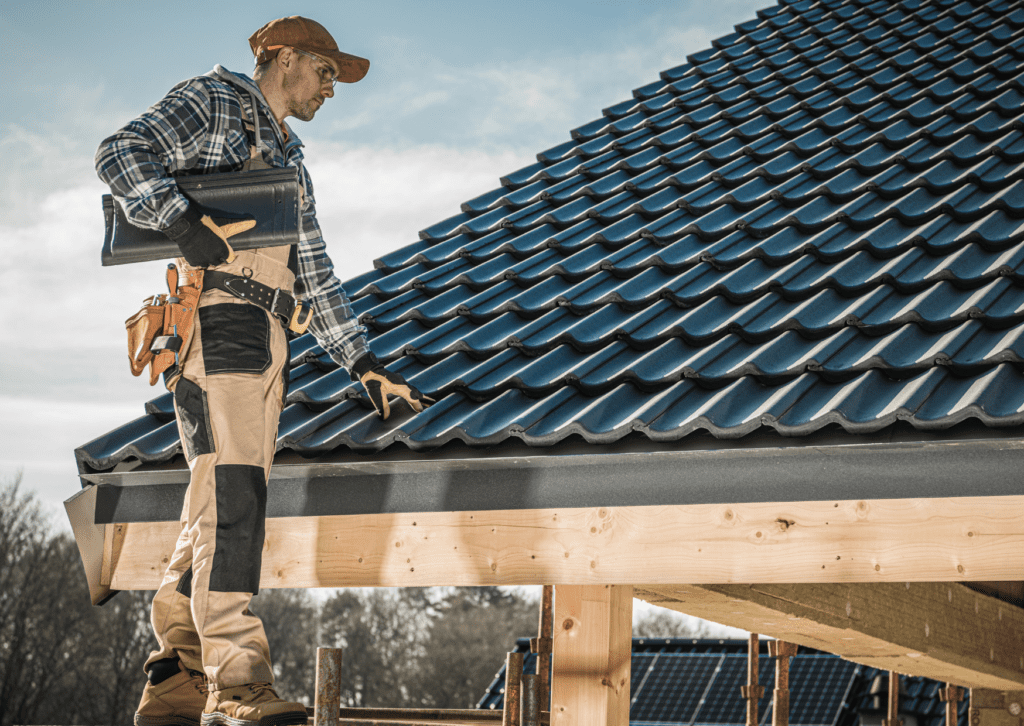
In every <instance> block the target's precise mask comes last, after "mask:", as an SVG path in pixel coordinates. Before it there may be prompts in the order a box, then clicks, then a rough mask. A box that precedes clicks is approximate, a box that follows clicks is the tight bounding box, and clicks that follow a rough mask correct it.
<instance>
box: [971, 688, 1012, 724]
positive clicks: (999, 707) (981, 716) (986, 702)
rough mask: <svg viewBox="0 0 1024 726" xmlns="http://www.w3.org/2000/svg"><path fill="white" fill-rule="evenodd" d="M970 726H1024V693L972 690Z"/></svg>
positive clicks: (982, 689)
mask: <svg viewBox="0 0 1024 726" xmlns="http://www.w3.org/2000/svg"><path fill="white" fill-rule="evenodd" d="M968 723H969V724H970V726H1024V691H996V690H990V689H985V688H972V689H971V709H970V711H969V721H968Z"/></svg>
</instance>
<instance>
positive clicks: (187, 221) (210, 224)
mask: <svg viewBox="0 0 1024 726" xmlns="http://www.w3.org/2000/svg"><path fill="white" fill-rule="evenodd" d="M255 226H256V220H255V219H246V220H242V221H238V222H229V223H228V224H224V225H218V224H217V223H216V222H214V221H213V220H212V219H211V218H210V217H209V215H206V214H204V215H200V214H199V212H198V211H197V210H196V209H195V207H189V208H188V209H186V210H185V213H184V214H183V215H181V217H179V218H178V220H177V221H176V222H174V224H172V225H171V226H170V227H168V228H167V229H165V230H164V234H166V235H167V236H168V237H169V238H170V239H171V240H172V241H173V242H174V243H175V244H177V245H178V249H179V250H181V256H182V257H184V258H185V262H187V263H188V264H190V265H191V266H192V267H212V266H213V265H219V264H221V263H223V262H231V260H233V259H234V258H235V252H234V250H232V249H231V245H229V244H228V238H229V237H233V236H234V235H236V234H240V233H241V232H245V231H246V230H249V229H252V228H253V227H255Z"/></svg>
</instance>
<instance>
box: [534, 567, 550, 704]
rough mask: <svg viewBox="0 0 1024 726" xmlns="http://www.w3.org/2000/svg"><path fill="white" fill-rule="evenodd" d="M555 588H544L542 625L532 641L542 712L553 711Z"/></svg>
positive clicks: (541, 613) (547, 586)
mask: <svg viewBox="0 0 1024 726" xmlns="http://www.w3.org/2000/svg"><path fill="white" fill-rule="evenodd" d="M554 596H555V588H554V587H553V586H552V585H545V586H544V593H543V595H542V597H541V599H540V624H539V625H538V627H537V637H536V638H532V639H531V640H530V650H532V651H533V652H534V653H536V654H537V669H536V671H535V672H536V674H537V675H538V676H539V677H540V682H539V683H538V686H537V689H538V691H537V701H538V703H539V704H540V709H541V710H542V711H550V710H551V623H552V618H553V617H554V612H553V607H554Z"/></svg>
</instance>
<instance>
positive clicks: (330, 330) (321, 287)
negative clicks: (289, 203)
mask: <svg viewBox="0 0 1024 726" xmlns="http://www.w3.org/2000/svg"><path fill="white" fill-rule="evenodd" d="M303 175H304V177H305V178H304V183H305V200H306V201H305V206H304V207H303V217H302V235H301V237H300V240H301V241H300V243H299V251H298V260H299V274H298V276H297V277H296V281H295V290H296V294H297V295H298V296H299V298H300V299H303V300H305V301H306V302H308V303H309V304H310V305H311V306H312V308H313V312H314V315H313V322H312V323H311V325H310V331H311V332H312V333H313V335H314V336H315V337H316V339H317V342H319V343H320V346H321V347H322V348H323V349H324V350H326V351H327V353H328V354H329V355H330V356H331V358H333V359H334V361H335V362H337V363H338V364H339V365H342V366H344V367H345V368H347V369H348V371H349V373H350V375H351V376H352V379H353V380H357V379H358V380H359V381H361V382H362V384H363V387H364V388H365V389H366V393H367V395H369V397H370V402H371V403H373V407H374V408H375V409H377V413H378V414H379V415H380V417H381V418H384V419H386V418H387V417H388V416H389V415H390V413H391V407H390V405H389V404H388V396H397V397H399V398H403V399H405V401H406V402H407V403H408V404H409V406H410V407H411V408H412V410H413V411H416V412H417V413H418V412H420V411H422V410H423V409H424V408H425V407H426V406H427V405H429V404H430V403H432V402H433V399H430V398H427V397H425V396H424V395H423V394H422V393H420V392H419V391H418V390H417V389H416V387H415V386H413V385H411V384H409V383H408V382H407V381H406V380H405V379H404V378H403V377H402V376H401V375H399V374H397V373H393V372H391V371H389V370H388V369H387V368H385V367H384V366H383V364H381V363H380V362H379V361H378V360H377V358H376V357H375V356H374V355H373V353H372V352H370V348H369V346H368V345H367V344H366V328H365V327H364V326H362V325H360V324H359V322H358V320H356V318H355V316H354V315H353V314H352V307H351V305H350V303H349V300H348V296H347V295H346V294H345V290H344V289H343V288H342V286H341V283H340V282H339V281H338V278H337V277H335V275H334V267H333V265H332V264H331V259H330V257H328V256H327V249H326V246H325V245H324V240H323V236H322V235H321V233H320V225H319V224H318V223H317V221H316V202H315V201H314V199H313V184H312V182H311V181H310V179H309V175H308V174H307V173H306V170H305V169H303Z"/></svg>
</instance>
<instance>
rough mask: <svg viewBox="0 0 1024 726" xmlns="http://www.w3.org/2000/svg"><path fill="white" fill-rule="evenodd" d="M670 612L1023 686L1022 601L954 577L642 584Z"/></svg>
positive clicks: (902, 668)
mask: <svg viewBox="0 0 1024 726" xmlns="http://www.w3.org/2000/svg"><path fill="white" fill-rule="evenodd" d="M636 593H637V597H640V598H642V599H644V600H647V601H648V602H651V603H654V604H656V605H661V606H664V607H667V608H670V609H672V610H678V611H679V612H683V613H686V614H688V615H695V616H697V617H700V618H704V619H706V620H712V621H714V622H718V623H722V624H724V625H731V626H734V627H738V628H743V629H745V630H750V631H755V632H758V633H763V634H766V635H771V636H773V637H775V638H778V639H780V640H785V641H788V642H791V643H798V644H800V645H805V646H809V647H812V648H819V649H821V650H826V651H829V652H831V653H836V654H837V655H840V656H842V657H843V658H846V659H847V660H852V661H855V662H857V663H863V664H865V665H869V666H874V667H876V668H881V669H883V670H893V671H897V672H898V673H904V674H907V675H915V676H926V677H928V678H933V679H935V680H938V681H946V682H949V683H955V684H958V685H961V686H969V687H972V688H997V689H999V690H1019V689H1020V688H1021V686H1022V685H1024V609H1022V608H1019V607H1017V606H1015V605H1011V604H1009V603H1006V602H1003V601H1001V600H997V599H996V598H993V597H990V596H988V595H984V594H982V593H979V592H975V591H974V590H971V589H969V588H967V587H965V586H963V585H959V584H955V583H910V582H907V583H874V584H868V583H863V584H853V585H851V584H832V585H824V584H808V585H782V584H761V585H674V586H665V585H637V586H636Z"/></svg>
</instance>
